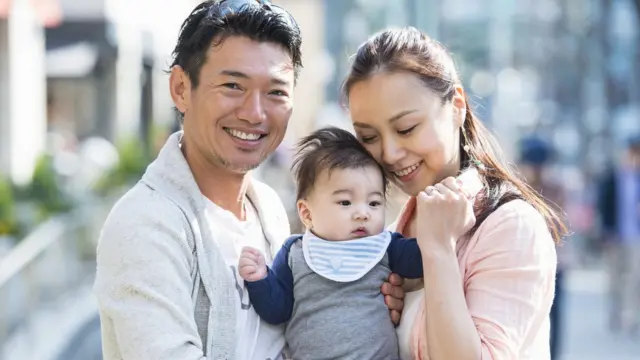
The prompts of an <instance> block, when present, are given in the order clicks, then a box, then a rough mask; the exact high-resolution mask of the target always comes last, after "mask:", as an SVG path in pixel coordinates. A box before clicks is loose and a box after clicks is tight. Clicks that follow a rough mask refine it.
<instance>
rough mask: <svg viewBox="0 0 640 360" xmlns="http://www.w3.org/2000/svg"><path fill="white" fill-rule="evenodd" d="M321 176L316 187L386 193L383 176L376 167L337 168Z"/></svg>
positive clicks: (316, 182)
mask: <svg viewBox="0 0 640 360" xmlns="http://www.w3.org/2000/svg"><path fill="white" fill-rule="evenodd" d="M319 175H320V176H318V178H317V179H316V181H315V187H321V188H324V189H325V190H331V191H340V190H345V191H352V192H367V193H368V192H375V191H378V192H382V193H384V183H383V181H382V174H381V172H380V170H378V169H376V168H374V167H368V166H367V167H359V168H345V169H340V168H337V169H331V170H328V171H323V172H322V173H321V174H319Z"/></svg>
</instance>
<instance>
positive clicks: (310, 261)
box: [302, 231, 391, 282]
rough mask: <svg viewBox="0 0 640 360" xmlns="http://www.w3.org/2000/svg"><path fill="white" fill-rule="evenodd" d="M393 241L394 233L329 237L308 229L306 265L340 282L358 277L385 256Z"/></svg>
mask: <svg viewBox="0 0 640 360" xmlns="http://www.w3.org/2000/svg"><path fill="white" fill-rule="evenodd" d="M390 242H391V233H390V232H389V231H383V232H381V233H380V234H378V235H372V236H367V237H363V238H359V239H354V240H344V241H328V240H324V239H321V238H319V237H317V236H316V235H314V234H313V233H311V232H310V231H307V232H306V233H305V234H304V235H303V237H302V251H303V253H304V259H305V260H306V262H307V265H308V266H309V267H310V268H311V270H313V271H314V272H315V273H316V274H318V275H320V276H322V277H325V278H327V279H329V280H333V281H337V282H351V281H356V280H358V279H360V278H361V277H363V276H364V275H365V274H366V273H368V272H369V271H370V270H371V269H373V267H374V266H376V264H378V263H379V262H380V260H382V258H383V257H384V255H385V254H386V252H387V248H388V247H389V243H390Z"/></svg>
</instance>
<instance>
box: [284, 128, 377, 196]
mask: <svg viewBox="0 0 640 360" xmlns="http://www.w3.org/2000/svg"><path fill="white" fill-rule="evenodd" d="M367 167H373V168H375V169H378V170H380V173H381V175H382V184H380V186H382V190H383V193H386V191H387V187H388V183H389V182H388V178H387V176H386V173H385V171H384V169H383V168H382V166H380V164H378V162H377V161H376V159H374V158H373V156H371V154H370V153H369V152H368V151H367V150H366V149H365V148H364V146H362V144H360V142H358V139H356V137H355V136H353V135H352V134H351V133H350V132H348V131H346V130H342V129H340V128H337V127H326V128H322V129H319V130H316V131H314V132H313V133H312V134H311V135H308V136H306V137H304V138H302V139H301V140H300V141H299V142H298V144H297V150H296V154H295V157H294V160H293V165H292V170H293V173H294V174H295V179H296V185H297V193H296V200H300V199H304V198H306V197H307V196H308V195H309V194H310V193H311V191H312V190H313V186H314V185H315V182H316V180H317V179H318V177H319V176H320V175H321V174H322V173H323V172H325V171H327V172H328V174H331V171H333V170H335V169H362V168H367Z"/></svg>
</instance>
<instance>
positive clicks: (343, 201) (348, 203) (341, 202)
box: [338, 200, 351, 206]
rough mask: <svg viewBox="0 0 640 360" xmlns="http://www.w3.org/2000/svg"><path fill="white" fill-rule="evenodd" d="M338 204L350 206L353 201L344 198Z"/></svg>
mask: <svg viewBox="0 0 640 360" xmlns="http://www.w3.org/2000/svg"><path fill="white" fill-rule="evenodd" d="M338 204H340V205H342V206H349V205H351V201H349V200H342V201H338Z"/></svg>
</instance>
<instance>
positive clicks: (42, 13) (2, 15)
mask: <svg viewBox="0 0 640 360" xmlns="http://www.w3.org/2000/svg"><path fill="white" fill-rule="evenodd" d="M11 1H12V0H0V19H6V18H8V17H9V11H10V8H11ZM29 2H30V4H31V7H32V8H33V9H34V11H35V13H36V16H37V17H38V19H39V20H40V23H41V24H42V26H44V27H55V26H58V25H59V24H60V23H61V22H62V9H61V8H60V3H59V0H29Z"/></svg>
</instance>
